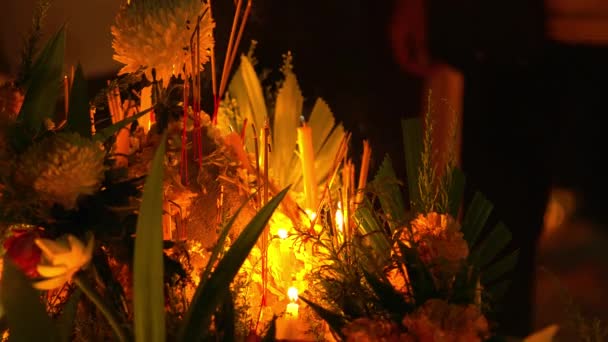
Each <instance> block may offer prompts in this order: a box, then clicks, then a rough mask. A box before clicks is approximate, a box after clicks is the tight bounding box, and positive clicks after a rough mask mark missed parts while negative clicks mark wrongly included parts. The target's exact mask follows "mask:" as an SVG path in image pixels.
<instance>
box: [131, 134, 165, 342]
mask: <svg viewBox="0 0 608 342" xmlns="http://www.w3.org/2000/svg"><path fill="white" fill-rule="evenodd" d="M166 137H167V133H164V134H163V137H162V139H161V144H160V146H159V147H158V149H157V150H156V154H155V155H154V159H153V161H152V168H151V170H150V174H149V175H148V177H147V179H146V184H145V185H144V191H143V198H142V203H141V209H140V212H139V217H138V219H137V231H136V235H135V252H134V254H135V255H134V266H133V314H134V317H135V318H134V324H135V341H145V342H155V341H161V342H162V341H164V340H165V316H164V315H165V300H164V298H165V296H164V284H163V276H164V272H163V227H162V212H163V209H162V207H163V191H162V186H163V173H164V160H165V141H166Z"/></svg>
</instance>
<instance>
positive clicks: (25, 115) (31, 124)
mask: <svg viewBox="0 0 608 342" xmlns="http://www.w3.org/2000/svg"><path fill="white" fill-rule="evenodd" d="M64 52H65V27H62V28H61V29H60V30H59V32H57V33H56V34H55V36H53V38H51V39H50V40H49V41H48V42H47V44H46V46H45V47H44V49H43V50H42V52H41V53H40V56H39V57H38V59H37V60H36V62H35V63H34V66H33V67H32V73H31V75H32V76H31V78H30V79H29V80H28V82H27V84H26V85H25V87H26V88H27V91H26V93H25V99H24V101H23V106H22V107H21V111H20V112H19V116H18V118H17V121H18V123H20V124H21V125H22V127H23V129H24V131H23V134H25V136H20V137H17V139H18V141H17V142H16V143H17V144H18V147H19V148H23V147H24V146H23V145H24V144H26V143H27V142H28V141H31V139H32V138H33V137H34V136H36V135H37V134H38V133H39V132H40V130H41V129H42V127H43V123H44V120H45V119H47V118H52V117H53V115H54V113H55V108H56V104H57V98H58V97H59V94H60V91H61V80H62V72H63V57H64Z"/></svg>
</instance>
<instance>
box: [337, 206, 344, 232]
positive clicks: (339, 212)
mask: <svg viewBox="0 0 608 342" xmlns="http://www.w3.org/2000/svg"><path fill="white" fill-rule="evenodd" d="M336 227H337V228H338V231H339V232H340V233H342V232H343V231H344V214H342V203H341V202H338V209H337V210H336Z"/></svg>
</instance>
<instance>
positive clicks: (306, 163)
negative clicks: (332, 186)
mask: <svg viewBox="0 0 608 342" xmlns="http://www.w3.org/2000/svg"><path fill="white" fill-rule="evenodd" d="M298 148H299V149H300V160H301V162H302V177H303V180H304V195H305V196H306V203H305V207H306V208H311V209H314V208H316V207H317V182H316V180H315V174H314V170H315V165H314V164H315V156H314V150H313V147H312V130H311V128H310V126H308V125H306V123H304V124H303V125H302V127H299V128H298Z"/></svg>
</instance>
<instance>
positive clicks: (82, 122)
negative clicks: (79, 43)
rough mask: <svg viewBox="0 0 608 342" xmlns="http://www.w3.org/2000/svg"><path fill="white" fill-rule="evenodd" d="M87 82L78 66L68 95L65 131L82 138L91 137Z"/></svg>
mask: <svg viewBox="0 0 608 342" xmlns="http://www.w3.org/2000/svg"><path fill="white" fill-rule="evenodd" d="M88 96H89V93H88V90H87V81H86V79H85V78H84V72H83V71H82V66H81V65H80V64H78V67H77V68H76V71H75V72H74V83H73V84H72V92H71V93H70V109H69V111H68V120H67V124H66V129H69V130H71V131H73V132H76V133H78V134H80V135H82V136H83V137H87V138H90V137H91V117H90V113H89V111H90V106H89V100H88Z"/></svg>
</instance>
